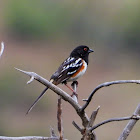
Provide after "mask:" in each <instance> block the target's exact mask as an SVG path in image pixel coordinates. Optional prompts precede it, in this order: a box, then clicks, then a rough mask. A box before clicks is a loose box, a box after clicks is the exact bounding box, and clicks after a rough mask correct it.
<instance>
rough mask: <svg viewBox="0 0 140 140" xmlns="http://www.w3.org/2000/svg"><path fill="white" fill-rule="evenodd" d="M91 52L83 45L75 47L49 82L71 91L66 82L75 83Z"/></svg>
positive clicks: (84, 69) (81, 73)
mask: <svg viewBox="0 0 140 140" xmlns="http://www.w3.org/2000/svg"><path fill="white" fill-rule="evenodd" d="M91 52H93V50H91V49H89V47H87V46H85V45H81V46H78V47H76V48H75V49H74V50H73V51H72V52H71V54H70V56H69V57H68V58H67V59H66V60H65V61H64V62H63V63H62V64H61V65H60V66H59V68H58V70H57V71H56V72H55V73H54V74H53V75H52V76H51V78H50V82H52V83H53V84H55V85H58V84H60V83H62V84H65V85H66V86H67V87H68V88H69V89H71V90H72V88H70V87H69V86H68V85H67V82H73V81H76V80H77V79H78V78H79V77H81V76H82V75H83V74H84V73H85V71H86V69H87V65H88V56H89V53H91ZM47 89H48V87H46V88H45V89H44V90H43V92H42V93H41V94H40V96H39V97H38V98H37V99H36V100H35V102H34V103H33V104H32V105H31V107H30V108H29V110H28V111H27V113H26V114H28V113H29V112H30V111H31V110H32V108H33V107H34V106H35V104H36V103H37V102H38V101H39V99H40V98H41V97H42V96H43V95H44V94H45V92H46V91H47ZM72 91H73V90H72Z"/></svg>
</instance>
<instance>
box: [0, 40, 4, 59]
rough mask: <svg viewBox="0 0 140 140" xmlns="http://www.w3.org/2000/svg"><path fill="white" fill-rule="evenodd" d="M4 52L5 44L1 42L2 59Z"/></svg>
mask: <svg viewBox="0 0 140 140" xmlns="http://www.w3.org/2000/svg"><path fill="white" fill-rule="evenodd" d="M3 51H4V42H1V50H0V57H1V56H2V54H3Z"/></svg>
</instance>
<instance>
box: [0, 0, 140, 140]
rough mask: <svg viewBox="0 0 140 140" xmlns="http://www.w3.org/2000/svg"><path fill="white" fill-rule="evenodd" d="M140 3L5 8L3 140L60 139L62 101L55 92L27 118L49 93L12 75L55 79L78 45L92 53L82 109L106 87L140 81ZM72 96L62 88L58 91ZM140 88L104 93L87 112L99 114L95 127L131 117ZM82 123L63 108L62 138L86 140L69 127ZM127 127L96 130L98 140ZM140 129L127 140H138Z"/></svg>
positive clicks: (0, 30) (0, 5)
mask: <svg viewBox="0 0 140 140" xmlns="http://www.w3.org/2000/svg"><path fill="white" fill-rule="evenodd" d="M139 7H140V1H139V0H133V1H132V0H124V1H122V0H117V1H113V0H104V1H98V0H92V1H91V0H88V1H82V0H78V1H74V0H71V1H65V0H59V1H56V0H54V1H52V0H47V1H45V0H40V1H39V0H30V1H27V0H24V1H19V0H12V1H11V0H0V42H1V41H4V43H5V50H4V54H3V56H2V58H1V59H0V79H1V82H0V112H1V113H0V114H1V115H0V126H1V127H0V135H6V136H26V135H29V136H31V135H33V136H36V135H40V136H50V132H49V129H50V126H52V127H54V129H55V130H56V131H57V127H56V126H57V120H56V105H57V95H56V94H55V93H53V92H52V91H50V90H49V91H48V93H47V94H46V95H45V96H44V98H43V99H41V100H40V101H39V103H38V104H37V105H36V107H35V108H34V109H33V110H32V112H31V113H30V114H29V115H28V116H25V113H26V111H27V109H28V108H29V106H30V105H31V104H32V103H33V101H34V100H35V99H36V97H37V96H38V95H39V94H40V92H41V91H42V90H43V89H44V86H43V85H41V84H40V83H38V82H36V81H34V82H33V83H31V84H30V85H26V82H27V81H28V80H29V77H28V76H26V75H24V74H22V73H20V72H18V71H16V70H15V69H14V67H17V68H20V69H23V70H27V71H34V72H36V73H38V74H40V75H41V76H43V77H45V78H47V79H49V78H50V76H51V75H52V73H53V72H54V71H55V70H56V69H57V68H58V66H59V64H60V63H61V62H62V61H63V60H64V59H65V58H66V57H67V56H68V55H69V53H70V52H71V51H72V50H73V49H74V48H75V47H76V46H78V45H81V44H84V45H87V46H89V47H90V48H91V49H93V50H94V51H95V52H94V53H92V54H91V55H90V58H89V59H90V63H89V66H88V70H87V72H86V74H85V75H84V76H83V77H82V78H80V79H79V87H78V90H77V92H78V93H79V104H80V105H83V104H84V102H83V101H82V99H85V98H87V97H88V96H89V94H90V93H91V91H92V90H93V89H94V88H95V87H96V86H97V85H98V84H101V83H103V82H106V81H112V80H123V79H124V80H125V79H126V80H127V79H140V72H139V71H140V66H139V63H140V62H139V61H140V26H139V25H140V8H139ZM59 87H60V88H62V89H63V90H65V91H67V92H68V93H69V94H71V92H70V91H69V90H67V88H65V87H64V86H63V85H60V86H59ZM139 91H140V85H135V84H126V85H115V86H111V87H107V88H103V89H101V90H99V91H98V92H97V93H96V95H95V96H94V98H93V100H92V102H91V103H90V105H89V107H88V108H87V109H86V112H87V114H88V115H89V116H90V114H91V112H92V111H93V110H94V109H96V108H97V106H98V105H100V106H101V108H100V111H99V114H98V117H97V120H96V123H98V122H101V121H103V120H106V119H109V118H112V117H122V116H129V115H131V114H132V113H133V112H134V110H135V108H136V106H137V105H138V103H139V102H140V92H139ZM73 120H75V121H76V122H77V123H78V124H81V121H80V119H79V117H78V115H77V114H76V112H75V111H74V109H73V108H72V107H71V106H70V105H69V104H68V103H66V102H64V101H63V126H64V136H65V138H67V139H71V140H79V139H80V138H81V134H80V133H79V132H78V131H77V130H76V129H75V128H74V126H73V125H72V124H71V123H72V121H73ZM126 123H127V121H126V122H114V123H110V124H106V125H104V126H101V127H99V128H97V129H96V130H95V132H96V134H97V137H98V139H99V140H102V139H103V140H112V139H114V140H115V139H117V138H118V137H119V135H120V133H121V132H122V130H123V128H124V127H125V125H126ZM139 124H140V123H139V122H138V124H137V125H136V126H135V128H134V129H133V131H132V133H131V134H130V136H129V138H128V140H131V139H134V140H137V139H140V133H139V131H140V125H139Z"/></svg>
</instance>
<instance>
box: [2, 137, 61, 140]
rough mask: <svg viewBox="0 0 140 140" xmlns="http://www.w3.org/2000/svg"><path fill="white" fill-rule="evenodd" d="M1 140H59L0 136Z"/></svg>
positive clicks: (57, 139)
mask: <svg viewBox="0 0 140 140" xmlns="http://www.w3.org/2000/svg"><path fill="white" fill-rule="evenodd" d="M0 140H59V138H55V137H41V136H25V137H6V136H0Z"/></svg>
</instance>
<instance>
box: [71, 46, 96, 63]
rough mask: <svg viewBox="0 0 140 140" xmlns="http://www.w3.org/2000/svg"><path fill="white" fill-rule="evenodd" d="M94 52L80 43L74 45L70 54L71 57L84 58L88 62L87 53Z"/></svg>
mask: <svg viewBox="0 0 140 140" xmlns="http://www.w3.org/2000/svg"><path fill="white" fill-rule="evenodd" d="M91 52H94V51H93V50H91V49H89V47H87V46H85V45H81V46H78V47H76V48H75V49H74V50H73V51H72V52H71V54H70V56H71V57H80V58H82V59H84V60H85V61H86V62H87V63H88V55H89V53H91Z"/></svg>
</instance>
